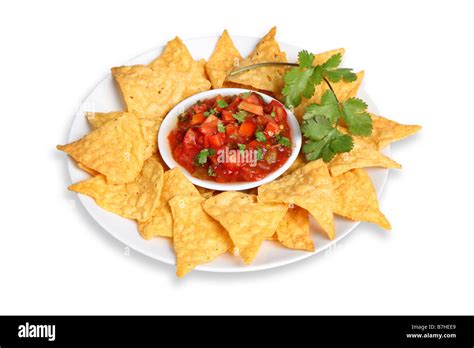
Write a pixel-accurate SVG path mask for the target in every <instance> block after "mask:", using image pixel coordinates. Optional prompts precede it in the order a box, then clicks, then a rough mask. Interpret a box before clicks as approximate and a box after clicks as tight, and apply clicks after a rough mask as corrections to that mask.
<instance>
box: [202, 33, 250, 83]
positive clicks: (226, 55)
mask: <svg viewBox="0 0 474 348" xmlns="http://www.w3.org/2000/svg"><path fill="white" fill-rule="evenodd" d="M241 60H242V56H241V55H240V53H239V51H238V50H237V48H235V46H234V43H233V42H232V39H231V38H230V36H229V33H228V32H227V30H224V32H223V33H222V35H221V37H220V38H219V41H217V44H216V48H215V50H214V53H213V54H212V56H211V58H209V61H208V62H207V63H206V71H207V75H208V76H209V78H210V80H211V83H212V88H214V89H215V88H221V87H222V85H223V83H224V80H225V79H226V78H227V73H228V72H229V71H231V70H232V69H233V68H234V67H235V66H237V65H238V64H239V62H240V61H241Z"/></svg>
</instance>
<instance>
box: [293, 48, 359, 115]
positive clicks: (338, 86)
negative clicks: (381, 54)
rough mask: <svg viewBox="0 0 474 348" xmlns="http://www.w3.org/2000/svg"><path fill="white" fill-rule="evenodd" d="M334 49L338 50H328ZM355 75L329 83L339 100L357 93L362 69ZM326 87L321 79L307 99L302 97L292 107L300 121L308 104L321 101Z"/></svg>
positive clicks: (344, 99)
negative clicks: (348, 79)
mask: <svg viewBox="0 0 474 348" xmlns="http://www.w3.org/2000/svg"><path fill="white" fill-rule="evenodd" d="M336 51H338V50H334V51H329V52H336ZM336 53H337V52H336ZM321 54H323V53H321ZM356 75H357V80H355V81H352V82H344V81H339V82H334V83H331V86H332V88H333V89H334V93H335V94H336V97H337V99H338V100H339V101H340V102H343V101H346V100H347V99H349V98H353V97H355V96H356V95H357V91H358V90H359V87H360V85H361V83H362V80H363V79H364V71H360V72H358V73H356ZM328 89H329V87H328V85H327V84H326V83H325V82H324V81H323V82H321V83H320V84H319V85H317V86H316V88H315V91H314V94H313V96H312V97H311V98H309V99H306V98H303V100H302V101H301V104H300V105H298V107H296V108H295V109H294V114H295V116H296V117H297V118H298V120H299V121H300V122H301V121H302V120H303V115H304V113H305V111H306V108H307V107H308V105H310V104H313V103H318V104H319V103H321V97H322V96H323V94H324V93H325V92H326V91H327V90H328Z"/></svg>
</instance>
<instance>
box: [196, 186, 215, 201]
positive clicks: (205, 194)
mask: <svg viewBox="0 0 474 348" xmlns="http://www.w3.org/2000/svg"><path fill="white" fill-rule="evenodd" d="M196 189H197V190H198V191H199V194H200V195H201V196H202V197H204V198H206V199H207V198H211V197H212V196H213V195H214V192H216V191H214V190H209V189H207V188H204V187H199V186H196Z"/></svg>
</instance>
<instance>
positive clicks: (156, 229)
mask: <svg viewBox="0 0 474 348" xmlns="http://www.w3.org/2000/svg"><path fill="white" fill-rule="evenodd" d="M177 195H184V196H199V192H198V190H197V189H196V187H194V185H193V184H192V183H191V181H189V180H188V178H186V176H185V175H184V174H183V173H182V172H181V170H180V169H179V168H178V167H175V168H173V169H172V170H168V171H167V172H165V174H164V176H163V190H162V191H161V196H160V204H159V205H158V206H157V207H156V208H155V210H154V211H153V214H152V216H151V217H150V219H148V220H147V221H144V222H139V223H138V231H139V232H140V235H141V236H142V237H143V238H144V239H151V238H152V237H154V236H162V237H172V236H173V216H172V215H171V210H170V207H169V205H168V201H169V200H170V199H171V198H173V197H174V196H177Z"/></svg>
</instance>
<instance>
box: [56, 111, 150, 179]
mask: <svg viewBox="0 0 474 348" xmlns="http://www.w3.org/2000/svg"><path fill="white" fill-rule="evenodd" d="M57 148H58V149H59V150H61V151H64V152H66V153H67V154H68V155H70V156H71V157H72V158H74V159H75V160H76V161H77V162H79V163H82V164H83V165H84V166H86V167H87V168H90V169H93V170H95V171H97V172H99V173H101V174H103V175H105V177H106V178H107V182H108V183H110V184H125V183H128V182H132V181H134V180H135V178H136V177H137V175H138V174H139V173H140V171H141V169H142V166H143V162H144V160H145V151H146V143H145V139H144V137H143V129H142V123H141V122H140V120H139V119H138V118H137V117H136V116H135V115H134V114H131V113H126V114H124V115H123V116H121V117H119V118H118V119H115V120H113V121H110V122H108V123H106V124H105V125H104V126H102V127H100V128H98V129H96V130H94V131H92V132H91V133H89V134H87V135H86V136H85V137H83V138H81V139H79V140H77V141H75V142H73V143H70V144H67V145H59V146H58V147H57Z"/></svg>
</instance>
